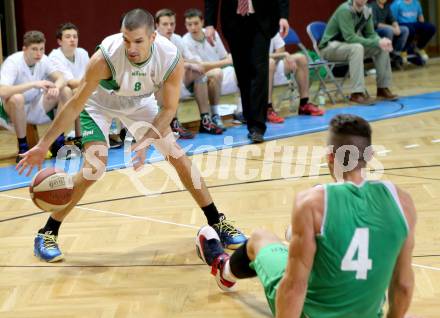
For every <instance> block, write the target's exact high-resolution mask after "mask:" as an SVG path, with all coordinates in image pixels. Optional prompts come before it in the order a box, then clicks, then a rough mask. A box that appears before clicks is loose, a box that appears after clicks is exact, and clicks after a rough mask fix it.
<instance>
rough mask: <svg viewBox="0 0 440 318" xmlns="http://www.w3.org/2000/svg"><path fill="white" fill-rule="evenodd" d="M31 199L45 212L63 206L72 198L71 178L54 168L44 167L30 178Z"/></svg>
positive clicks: (57, 209)
mask: <svg viewBox="0 0 440 318" xmlns="http://www.w3.org/2000/svg"><path fill="white" fill-rule="evenodd" d="M29 192H30V195H31V198H32V201H33V202H34V203H35V205H36V206H37V207H39V208H40V209H42V210H44V211H47V212H54V211H59V210H61V209H63V208H65V207H66V206H67V205H68V204H69V203H70V201H71V199H72V194H73V179H72V177H71V176H70V175H68V174H67V173H65V172H64V171H62V170H59V169H56V168H53V167H51V168H45V169H43V170H41V171H39V172H38V173H37V174H36V175H35V176H34V178H33V179H32V182H31V185H30V187H29Z"/></svg>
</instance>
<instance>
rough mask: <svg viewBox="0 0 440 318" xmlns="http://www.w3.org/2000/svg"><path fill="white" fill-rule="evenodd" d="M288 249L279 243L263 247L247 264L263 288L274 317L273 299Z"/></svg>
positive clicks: (282, 273)
mask: <svg viewBox="0 0 440 318" xmlns="http://www.w3.org/2000/svg"><path fill="white" fill-rule="evenodd" d="M288 254H289V251H288V248H287V246H286V245H284V244H281V243H274V244H270V245H267V246H265V247H263V248H262V249H261V250H260V251H259V252H258V254H257V257H256V258H255V260H254V261H253V262H251V263H250V264H249V266H250V268H252V269H254V270H255V272H256V273H257V275H258V278H259V279H260V281H261V284H262V285H263V287H264V293H265V294H266V298H267V302H268V303H269V307H270V310H271V311H272V313H273V315H274V316H275V299H276V294H277V289H278V285H279V284H280V280H281V278H283V275H284V271H285V270H286V266H287V259H288Z"/></svg>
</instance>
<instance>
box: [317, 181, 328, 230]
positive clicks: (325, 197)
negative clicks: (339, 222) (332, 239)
mask: <svg viewBox="0 0 440 318" xmlns="http://www.w3.org/2000/svg"><path fill="white" fill-rule="evenodd" d="M327 187H328V185H324V186H323V189H324V211H323V214H322V223H321V232H320V233H319V234H320V235H321V236H324V235H325V223H326V222H327V206H328V189H327Z"/></svg>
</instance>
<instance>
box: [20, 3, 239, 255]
mask: <svg viewBox="0 0 440 318" xmlns="http://www.w3.org/2000/svg"><path fill="white" fill-rule="evenodd" d="M183 70H184V67H183V61H182V59H181V56H180V53H179V51H178V50H177V48H176V47H175V46H174V45H173V44H172V43H171V42H170V41H168V40H167V39H165V38H164V37H162V36H160V35H157V34H156V33H155V32H154V18H153V17H152V15H151V14H150V13H149V12H147V11H145V10H143V9H134V10H132V11H130V12H128V13H127V14H125V16H124V18H123V20H122V25H121V33H119V34H114V35H111V36H109V37H107V38H105V39H104V40H103V42H102V43H101V45H100V46H99V47H98V50H97V51H96V52H95V54H94V55H93V56H92V57H91V59H90V62H89V64H88V66H87V70H86V73H85V75H84V77H83V79H82V80H81V83H80V85H79V87H78V90H77V91H76V93H75V94H74V96H73V97H72V98H71V99H70V100H69V101H68V103H67V104H66V107H65V108H64V109H63V111H62V113H61V115H60V116H59V117H58V118H57V119H56V120H55V121H54V123H53V124H52V126H51V127H50V128H49V130H48V132H47V133H46V134H45V135H44V137H43V138H42V139H41V140H40V142H39V143H38V144H37V145H36V146H35V147H34V148H32V149H31V150H30V151H28V152H26V153H25V154H24V155H22V157H23V159H22V160H21V161H20V163H19V164H18V165H17V169H18V170H19V173H23V171H25V170H26V169H27V170H28V173H27V174H28V175H29V174H30V173H31V171H32V169H33V168H34V167H35V166H38V167H41V164H42V162H43V159H44V154H45V152H46V150H47V148H48V145H49V144H50V142H51V141H52V140H54V139H55V138H56V136H57V135H58V134H59V132H61V131H62V130H63V127H66V126H68V125H69V124H70V123H71V122H72V121H73V119H74V118H76V117H77V116H78V115H79V114H80V113H81V116H80V119H81V130H82V141H83V144H84V149H85V153H86V160H85V161H84V164H83V167H82V171H81V172H80V173H78V174H77V175H76V176H75V178H74V182H75V186H74V193H73V198H72V202H71V204H69V206H67V207H66V208H65V209H63V210H61V211H59V212H55V213H52V215H51V216H50V218H49V220H48V221H47V223H46V225H45V226H44V227H43V228H41V229H40V230H39V232H38V234H37V236H36V238H35V245H34V253H35V255H36V256H37V257H39V258H41V259H42V260H45V261H48V262H54V261H58V260H61V259H63V254H62V253H61V250H60V249H59V247H58V244H57V237H58V229H59V227H60V225H61V222H62V221H63V220H64V218H65V217H66V215H67V214H68V213H69V212H70V211H71V210H72V209H73V207H74V206H75V205H76V204H77V202H78V201H79V200H80V199H81V197H82V196H83V195H84V193H85V192H86V191H87V189H88V188H89V187H90V186H91V185H92V184H93V183H94V182H95V180H97V179H98V178H99V177H100V176H101V175H102V173H103V172H104V170H105V165H106V163H107V157H108V131H109V127H110V125H111V120H112V118H115V117H116V118H118V119H120V120H121V121H122V123H123V124H124V125H125V126H126V127H127V128H128V129H129V131H130V132H131V133H132V134H133V136H134V137H135V138H136V140H137V144H135V145H134V146H133V148H132V149H134V150H135V151H136V155H135V156H134V157H133V159H132V160H133V167H134V168H135V169H136V170H138V169H140V168H141V167H142V165H143V164H144V161H145V152H146V150H147V148H148V146H149V144H150V143H151V141H152V142H153V143H154V145H155V147H156V149H158V150H160V151H161V152H162V154H163V155H164V157H165V158H167V160H168V161H169V162H170V163H171V164H172V165H173V166H174V168H175V169H176V171H177V173H178V175H179V177H180V179H181V181H182V183H183V184H184V185H185V187H186V188H187V189H188V190H189V191H190V192H191V195H192V196H193V198H194V199H195V200H196V202H197V204H198V205H199V206H200V207H201V208H202V210H203V212H204V213H205V216H206V218H207V220H208V223H209V224H212V226H213V228H214V229H217V230H218V232H219V236H220V237H221V238H222V240H223V242H224V244H225V246H227V247H229V248H237V247H238V246H240V245H241V244H243V243H244V242H245V241H246V237H245V236H244V235H243V234H242V233H241V232H240V231H239V230H237V229H236V228H234V227H233V226H232V225H231V224H230V223H228V222H227V221H226V220H225V216H224V215H222V214H220V213H219V212H218V211H217V208H216V206H215V205H214V203H213V201H212V198H211V196H210V194H209V192H208V190H207V188H206V185H205V184H204V181H203V180H202V179H201V177H200V176H199V173H198V171H197V169H195V167H193V166H192V164H191V161H190V160H189V159H188V157H186V156H185V154H184V152H183V150H182V149H181V148H180V147H179V146H178V144H177V143H176V141H175V139H174V135H173V133H172V131H171V128H170V122H171V120H172V118H173V117H174V115H175V113H176V109H177V105H178V102H179V95H180V87H181V82H182V77H183ZM159 88H161V89H162V92H163V105H162V108H161V111H160V112H158V106H157V101H156V99H155V97H154V92H155V91H157V90H158V89H159ZM149 127H152V128H151V129H148V128H149ZM139 128H140V129H139Z"/></svg>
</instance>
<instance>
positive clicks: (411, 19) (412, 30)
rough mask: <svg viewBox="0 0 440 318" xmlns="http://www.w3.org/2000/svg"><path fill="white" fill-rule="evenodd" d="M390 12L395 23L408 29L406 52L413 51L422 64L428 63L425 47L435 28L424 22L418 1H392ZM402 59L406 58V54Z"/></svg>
mask: <svg viewBox="0 0 440 318" xmlns="http://www.w3.org/2000/svg"><path fill="white" fill-rule="evenodd" d="M391 11H392V13H393V15H394V17H395V18H396V20H397V22H399V24H400V25H401V26H406V27H408V29H409V35H408V40H407V44H406V48H405V49H406V51H410V52H412V51H414V52H415V53H417V54H418V55H420V57H421V58H422V60H423V61H424V62H426V61H428V59H429V57H428V54H426V52H425V47H426V45H427V44H428V42H429V41H430V40H431V39H432V37H433V36H434V34H435V31H436V28H435V26H434V25H432V24H431V23H428V22H425V18H424V16H423V11H422V6H421V5H420V2H419V0H394V2H393V3H392V4H391ZM414 41H416V43H414ZM414 45H415V46H414ZM404 57H405V58H406V57H407V55H406V53H405V54H404Z"/></svg>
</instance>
